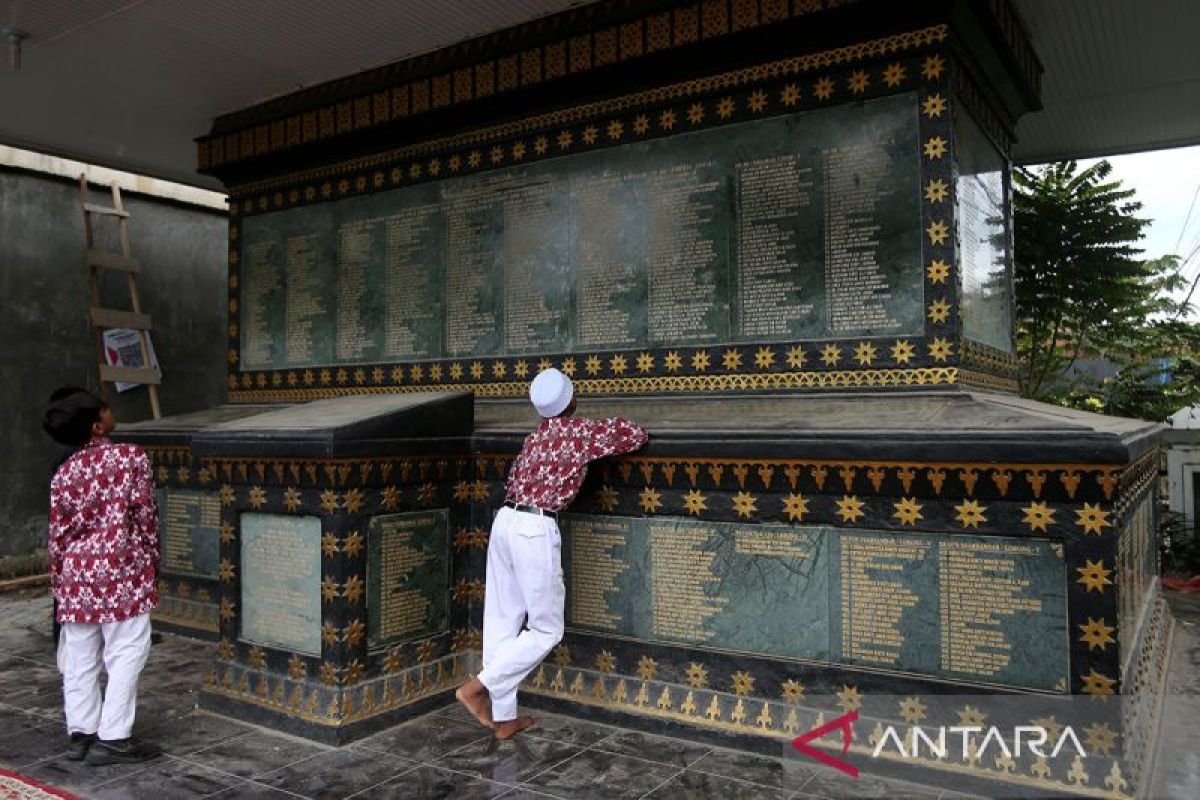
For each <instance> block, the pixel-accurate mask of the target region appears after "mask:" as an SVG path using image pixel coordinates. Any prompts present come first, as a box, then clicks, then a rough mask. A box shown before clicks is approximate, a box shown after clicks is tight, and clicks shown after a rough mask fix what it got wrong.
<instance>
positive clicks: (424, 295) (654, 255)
mask: <svg viewBox="0 0 1200 800" xmlns="http://www.w3.org/2000/svg"><path fill="white" fill-rule="evenodd" d="M918 153H919V144H918V126H917V99H916V95H915V94H912V93H907V94H902V95H897V96H893V97H887V98H881V99H877V100H870V101H866V102H862V103H854V104H849V105H843V106H838V107H835V108H829V109H821V110H817V111H809V112H803V113H796V114H790V115H785V116H779V117H773V118H769V119H763V120H757V121H752V122H744V123H739V124H733V125H728V126H724V127H720V128H712V129H708V130H704V131H696V132H691V133H681V134H678V135H675V136H671V137H668V138H665V139H656V140H652V141H643V142H635V143H630V144H625V145H621V146H618V147H612V148H606V149H601V150H593V151H590V152H586V153H578V154H574V155H570V156H566V157H562V158H557V159H550V160H547V161H542V162H539V163H536V164H531V165H528V166H518V167H509V168H505V169H499V170H494V171H491V172H487V173H481V174H477V175H469V176H461V177H452V178H447V179H445V180H440V181H434V182H430V183H424V184H419V185H416V186H411V187H403V188H398V189H394V190H389V191H385V192H378V193H375V194H371V195H367V196H362V197H355V198H347V199H343V200H338V201H335V202H326V203H319V204H316V205H310V206H305V207H301V208H295V209H288V210H285V211H278V212H273V213H269V214H262V215H256V216H251V217H249V218H247V219H246V220H245V221H244V223H243V224H242V227H241V232H240V236H239V243H240V248H241V253H240V261H239V263H240V270H241V283H240V293H241V294H240V302H241V306H240V308H241V310H240V314H241V325H240V336H241V362H240V363H241V366H242V367H243V368H244V369H262V368H280V367H301V366H323V365H349V364H356V363H371V362H390V361H409V360H420V359H432V358H444V357H471V356H489V355H519V354H533V353H540V352H594V351H596V350H604V349H617V348H628V347H669V346H684V345H696V344H718V343H728V342H752V341H789V340H795V339H805V338H810V339H811V338H850V337H854V338H858V337H864V336H911V335H920V334H921V333H922V332H923V321H924V312H923V288H922V287H923V280H922V267H921V259H920V252H921V230H920V228H921V226H920V207H919V200H920V186H919V180H918V166H919V159H918Z"/></svg>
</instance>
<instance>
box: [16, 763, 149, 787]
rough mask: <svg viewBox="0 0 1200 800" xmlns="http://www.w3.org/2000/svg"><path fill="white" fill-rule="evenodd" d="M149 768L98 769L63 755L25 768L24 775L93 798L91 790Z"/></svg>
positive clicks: (119, 765) (121, 766)
mask: <svg viewBox="0 0 1200 800" xmlns="http://www.w3.org/2000/svg"><path fill="white" fill-rule="evenodd" d="M149 766H150V763H142V764H107V765H105V766H101V767H95V766H92V765H91V764H88V763H87V762H85V761H68V760H67V758H66V756H65V755H62V754H60V755H57V756H54V757H53V758H48V759H45V760H44V761H40V762H38V763H37V764H30V765H27V766H25V767H23V768H22V769H21V774H22V775H28V776H29V777H31V778H33V779H34V780H36V781H41V782H42V783H46V784H49V785H50V786H55V787H58V788H60V789H66V790H68V791H73V792H75V793H76V794H79V795H81V796H84V797H90V796H91V794H92V790H93V789H95V788H96V787H97V786H100V785H102V784H105V783H110V782H112V781H115V780H118V779H120V778H128V777H131V776H133V775H134V774H135V773H138V772H141V771H142V770H143V769H146V768H147V767H149Z"/></svg>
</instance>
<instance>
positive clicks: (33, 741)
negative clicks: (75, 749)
mask: <svg viewBox="0 0 1200 800" xmlns="http://www.w3.org/2000/svg"><path fill="white" fill-rule="evenodd" d="M67 744H68V741H67V729H66V728H65V727H64V726H63V725H61V724H60V723H57V722H46V723H45V724H44V725H41V726H40V727H37V728H31V729H30V730H28V731H26V732H25V733H23V734H21V735H20V736H5V737H4V738H2V739H0V765H4V766H6V767H14V768H15V767H23V766H25V765H26V764H32V763H33V762H35V761H43V760H45V759H47V758H50V757H52V756H57V755H59V754H60V753H63V752H66V749H67Z"/></svg>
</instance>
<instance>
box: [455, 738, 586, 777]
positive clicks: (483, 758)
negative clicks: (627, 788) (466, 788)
mask: <svg viewBox="0 0 1200 800" xmlns="http://www.w3.org/2000/svg"><path fill="white" fill-rule="evenodd" d="M582 750H583V748H581V747H579V746H578V745H573V744H569V743H567V742H556V741H552V740H550V739H537V738H534V737H532V736H531V737H526V736H524V735H523V734H522V735H518V736H515V737H513V738H512V739H509V740H507V741H504V742H501V741H497V740H496V738H495V737H494V736H489V737H487V738H486V739H483V740H481V741H478V742H472V743H471V744H468V745H466V746H464V747H460V748H458V749H457V750H454V751H453V752H451V753H448V754H447V755H444V756H442V757H441V758H439V759H437V761H436V765H437V766H439V767H446V768H447V769H452V770H455V771H456V772H465V773H467V774H469V775H474V776H475V777H477V778H487V779H488V780H493V781H498V782H500V783H508V784H516V783H520V782H521V781H523V780H525V779H526V778H529V777H532V776H533V775H535V774H537V773H539V772H541V771H542V770H545V769H549V768H551V767H553V766H554V765H555V764H557V763H559V762H560V761H564V760H565V759H568V758H570V757H571V756H573V755H576V754H577V753H580V752H582Z"/></svg>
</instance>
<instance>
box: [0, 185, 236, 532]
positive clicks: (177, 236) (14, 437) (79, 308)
mask: <svg viewBox="0 0 1200 800" xmlns="http://www.w3.org/2000/svg"><path fill="white" fill-rule="evenodd" d="M92 198H93V200H92V201H93V202H96V203H101V204H103V205H110V204H111V199H110V198H109V195H108V193H107V191H105V192H103V193H101V192H100V191H97V190H95V189H93V193H92ZM123 199H124V201H125V207H126V208H127V209H128V210H129V213H130V220H129V233H130V249H131V250H132V253H133V255H134V257H136V258H137V259H138V260H140V261H141V263H142V270H143V272H142V275H141V276H140V277H139V288H140V290H141V299H142V310H143V311H146V312H148V313H149V314H150V315H151V317H152V319H153V323H154V331H153V339H154V346H155V349H156V350H157V351H158V358H159V361H160V363H161V364H162V368H163V384H162V386H161V387H160V389H159V397H160V400H161V403H162V411H163V415H164V416H167V415H172V414H180V413H184V412H187V411H195V410H197V409H202V408H207V407H210V406H214V405H219V404H220V403H223V402H224V401H225V396H226V389H225V366H226V365H225V351H226V346H225V342H226V339H225V326H226V324H227V320H226V308H225V303H226V299H225V298H226V290H225V275H226V241H227V238H226V237H227V230H228V219H227V217H226V216H225V215H224V214H220V213H215V212H213V211H211V210H207V209H202V208H197V207H192V206H183V205H177V204H172V203H170V202H167V201H162V200H156V199H154V198H151V197H143V196H139V195H133V194H128V193H125V194H123ZM96 229H97V232H98V233H99V232H100V231H105V232H107V235H106V236H98V238H97V245H98V246H101V247H104V248H105V249H116V237H115V231H116V224H115V222H114V221H113V218H111V217H104V218H97V219H96ZM106 283H107V286H106V292H107V294H108V296H109V299H108V301H107V303H108V305H109V306H110V307H112V308H122V309H127V308H129V299H128V293H127V291H125V290H124V286H125V281H124V277H123V276H122V275H121V274H120V273H109V274H108V276H107V278H106ZM118 290H120V291H118ZM0 304H2V305H0V410H2V411H3V415H4V424H3V425H0V555H12V554H19V553H27V552H29V551H31V550H33V549H35V548H37V547H42V546H44V541H45V525H46V507H47V480H48V471H49V467H50V463H51V461H52V459H53V458H54V456H55V454H56V452H57V451H58V449H59V448H58V446H57V445H55V444H54V443H53V442H52V441H51V440H50V438H49V437H48V436H46V435H45V433H43V432H42V429H41V419H42V413H43V411H44V408H45V402H46V398H47V397H48V396H49V394H50V392H52V391H53V390H54V389H55V388H57V387H58V386H61V385H63V384H78V385H81V386H86V387H88V388H90V389H93V390H95V389H96V388H98V383H97V372H98V369H97V358H98V356H97V353H96V344H95V338H94V336H93V335H92V333H91V328H90V327H89V326H88V318H87V312H88V307H89V306H90V305H91V303H90V296H89V294H88V288H87V271H86V267H85V262H84V236H83V215H82V213H81V212H80V209H79V188H78V184H75V183H72V182H71V181H66V180H62V179H59V178H54V177H51V176H46V175H41V174H37V173H31V172H23V171H18V170H15V169H8V168H4V167H0ZM146 394H147V393H146V389H145V388H144V387H138V388H135V389H132V390H130V391H128V392H125V393H124V394H121V395H116V394H115V393H114V395H113V397H114V400H113V404H112V405H113V409H114V411H115V413H116V415H117V420H118V424H120V421H122V420H124V421H127V422H134V421H137V420H141V419H146V418H148V417H149V416H150V405H149V398H148V397H147V396H146Z"/></svg>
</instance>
